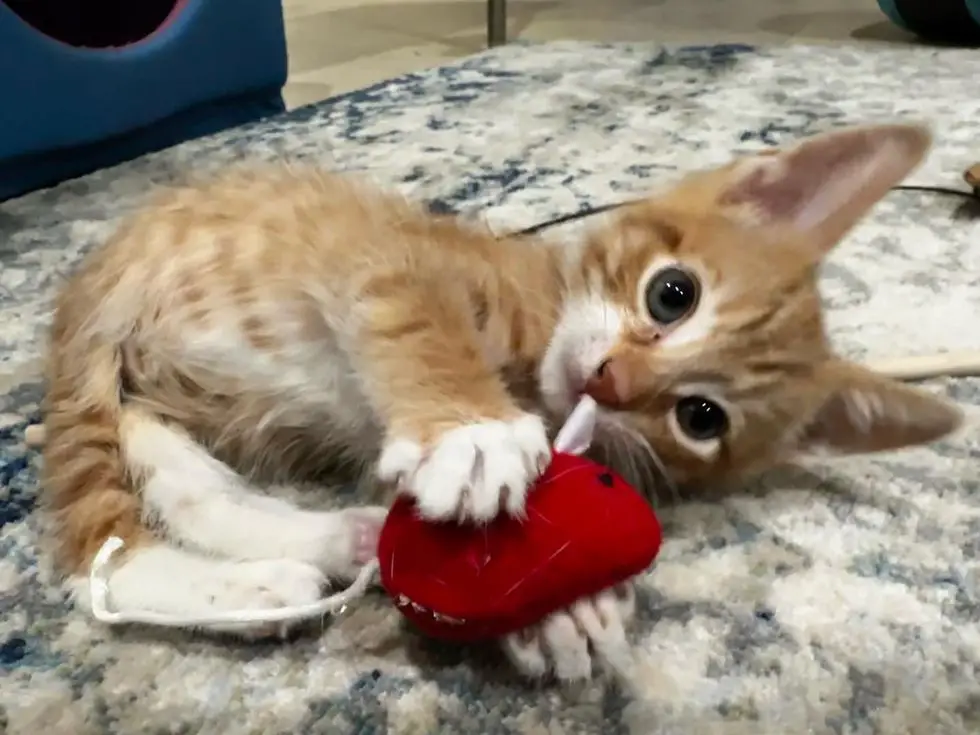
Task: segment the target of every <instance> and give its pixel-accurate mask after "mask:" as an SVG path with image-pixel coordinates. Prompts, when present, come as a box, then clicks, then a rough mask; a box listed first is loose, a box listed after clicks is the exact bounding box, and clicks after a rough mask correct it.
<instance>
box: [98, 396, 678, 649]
mask: <svg viewBox="0 0 980 735" xmlns="http://www.w3.org/2000/svg"><path fill="white" fill-rule="evenodd" d="M595 412H596V405H595V402H594V401H592V399H590V398H583V399H582V402H581V403H580V404H579V406H578V407H577V408H576V409H575V411H574V412H573V413H572V416H571V417H570V418H569V420H568V422H567V423H566V424H565V426H564V427H563V428H562V430H561V431H560V432H559V434H558V438H557V439H556V441H555V453H554V456H553V459H552V462H551V465H550V467H548V470H547V471H546V472H545V473H544V475H543V476H542V477H541V478H540V480H539V481H538V482H537V484H536V486H535V488H533V489H532V491H531V493H530V494H529V496H528V500H527V503H526V517H525V518H524V519H516V518H513V517H509V516H500V517H499V518H497V520H495V521H493V522H491V523H490V524H488V525H486V526H472V525H470V526H465V525H460V524H456V523H434V522H431V521H426V520H423V519H422V518H420V517H419V516H418V515H417V514H416V513H415V508H414V505H413V503H412V502H411V501H410V500H408V499H404V498H403V499H400V500H398V501H397V502H396V503H395V504H394V507H392V509H391V512H390V513H389V514H388V516H387V518H386V520H385V525H384V527H383V528H382V531H381V538H380V541H379V544H378V563H377V566H380V570H381V583H382V585H383V586H384V588H385V590H387V592H388V594H390V595H391V597H392V598H393V600H394V601H395V604H396V606H397V607H398V609H399V610H401V612H402V613H403V614H404V615H405V616H406V617H407V618H408V619H410V620H411V621H412V622H413V623H415V624H416V625H417V626H418V627H419V628H420V629H421V630H423V631H424V632H425V633H427V634H428V635H431V636H434V637H439V638H446V639H451V640H458V641H474V640H479V639H483V638H496V637H500V636H504V635H507V634H508V633H513V632H515V631H518V630H521V629H523V628H526V627H528V626H530V625H533V624H534V623H536V622H538V621H539V620H541V619H543V618H545V617H546V616H548V615H549V614H551V613H553V612H556V611H558V610H561V609H563V608H566V607H568V606H569V605H571V604H572V603H574V602H575V601H576V600H579V599H581V598H584V597H589V596H591V595H595V594H597V593H599V592H601V591H603V590H605V589H608V588H609V587H612V586H613V585H615V584H618V583H619V582H623V581H626V580H627V579H629V578H630V577H633V576H634V575H636V574H639V573H640V572H642V571H643V570H644V569H646V568H647V567H648V566H649V565H650V563H651V562H652V561H653V559H654V557H656V555H657V552H658V551H659V549H660V524H659V523H658V522H657V517H656V516H655V515H654V513H653V511H652V510H651V508H650V506H649V505H648V504H647V503H646V501H645V500H644V499H643V498H642V497H641V496H640V494H639V493H638V492H637V491H636V490H634V489H633V488H631V487H630V486H629V485H627V484H626V483H625V482H624V481H623V480H622V478H620V477H619V476H618V475H616V474H615V473H614V472H612V471H611V470H608V469H606V468H605V467H602V466H601V465H598V464H596V463H595V462H592V461H590V460H588V459H585V458H584V457H582V456H580V455H581V454H582V453H583V452H584V451H585V450H586V449H587V448H588V446H589V443H590V441H591V439H592V430H593V427H594V424H595ZM122 546H123V542H122V540H121V539H120V538H117V537H115V536H113V537H110V538H109V539H108V540H107V541H106V543H105V544H104V545H103V547H102V549H100V550H99V553H98V554H97V555H96V558H95V560H94V561H93V563H92V569H91V573H90V579H89V582H90V594H91V603H92V613H93V615H94V616H95V618H96V619H98V620H101V621H103V622H105V623H109V624H121V623H145V624H150V625H164V626H179V627H187V626H190V625H211V624H215V623H236V624H238V623H241V624H255V623H289V622H295V621H297V620H301V619H304V618H313V617H321V616H323V615H329V614H336V613H339V612H341V611H342V610H343V609H344V608H346V607H347V606H348V605H350V604H353V603H354V602H355V600H356V599H357V598H358V597H360V596H361V595H362V594H364V592H365V590H366V589H367V587H368V585H369V584H370V582H371V580H372V578H373V577H374V573H375V568H376V565H375V564H369V565H367V566H365V567H364V569H362V570H361V573H360V574H359V575H358V577H357V579H356V580H355V581H354V583H353V584H352V585H351V586H350V587H348V588H347V589H346V590H342V591H340V592H338V593H336V594H334V595H331V596H330V597H327V598H325V599H323V600H320V601H318V602H316V603H312V604H309V605H300V606H294V607H283V608H272V609H269V610H253V609H248V610H230V611H226V612H219V613H212V614H209V615H205V616H173V615H166V614H162V613H157V612H153V611H150V610H147V611H126V612H120V611H116V610H113V609H112V608H111V606H110V604H109V603H110V601H109V594H108V582H107V574H108V568H109V566H110V562H111V557H112V555H113V554H114V553H116V552H117V551H118V550H119V549H121V548H122Z"/></svg>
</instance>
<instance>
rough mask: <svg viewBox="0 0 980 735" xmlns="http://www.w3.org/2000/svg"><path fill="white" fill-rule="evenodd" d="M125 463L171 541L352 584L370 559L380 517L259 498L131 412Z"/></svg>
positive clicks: (226, 470) (191, 447)
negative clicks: (286, 564)
mask: <svg viewBox="0 0 980 735" xmlns="http://www.w3.org/2000/svg"><path fill="white" fill-rule="evenodd" d="M122 441H123V449H124V452H125V454H126V459H127V463H128V464H129V465H130V466H132V467H134V468H138V470H139V471H140V472H142V474H143V475H144V479H143V483H142V487H143V490H142V492H143V502H144V506H145V508H146V512H147V513H148V514H149V515H151V517H153V519H154V520H156V521H158V522H159V523H160V524H161V525H162V526H163V527H164V528H165V529H166V533H167V535H168V536H169V537H171V538H173V539H174V540H175V541H178V542H180V543H181V544H183V545H186V546H189V547H193V548H197V549H199V550H201V551H203V552H205V553H207V554H213V555H218V556H223V557H226V558H228V559H231V560H291V561H296V562H303V563H305V564H308V565H312V566H313V567H315V568H316V569H319V570H320V572H322V573H323V574H326V575H327V576H329V577H337V578H343V579H350V578H353V577H354V576H355V575H356V574H357V571H358V570H359V569H360V567H361V566H363V565H364V564H365V563H366V562H368V561H370V560H372V559H373V558H374V557H375V554H376V551H377V541H378V534H379V533H380V528H381V524H382V522H383V520H384V517H385V513H386V511H385V509H383V508H373V507H362V508H351V509H347V510H336V511H322V512H320V511H308V510H303V509H300V508H297V507H296V506H294V505H293V504H291V503H289V502H287V501H285V500H279V499H276V498H269V497H264V496H262V495H261V494H260V493H259V491H257V490H256V489H254V488H251V487H249V485H248V483H247V482H246V481H245V480H244V479H243V478H242V477H240V476H239V475H238V474H237V473H236V472H234V471H233V470H232V469H231V468H230V467H228V466H227V465H225V464H224V463H222V462H220V461H219V460H217V459H215V458H214V457H212V456H211V455H210V454H209V453H208V452H207V450H205V448H204V447H202V446H200V445H199V444H197V443H196V442H195V441H194V440H193V439H192V438H191V437H190V436H188V435H187V434H186V433H185V432H183V431H181V430H180V429H179V428H178V427H174V426H169V425H167V424H165V423H163V422H161V421H159V420H157V418H156V417H154V416H149V415H147V414H145V413H142V412H140V411H137V410H135V409H128V410H127V412H126V415H125V417H124V420H123V424H122Z"/></svg>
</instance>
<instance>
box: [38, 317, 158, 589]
mask: <svg viewBox="0 0 980 735" xmlns="http://www.w3.org/2000/svg"><path fill="white" fill-rule="evenodd" d="M59 316H62V315H56V317H55V319H56V323H55V331H56V337H55V339H53V340H52V346H51V353H50V356H49V363H48V386H47V390H48V392H47V396H46V399H45V407H44V426H43V436H42V437H41V439H42V440H43V442H44V469H43V472H42V499H43V501H44V502H45V504H46V505H47V508H48V510H49V511H50V520H51V521H52V522H53V523H55V524H56V528H55V529H53V530H54V534H52V537H53V538H54V539H56V542H57V549H56V555H57V559H58V561H59V562H60V564H61V565H62V566H63V568H64V569H65V571H66V572H69V573H76V572H82V573H85V572H86V571H87V570H88V566H89V565H90V563H91V561H92V559H93V558H94V557H95V554H96V553H97V552H98V550H99V548H100V547H101V546H102V544H103V543H104V542H105V541H106V539H107V538H109V537H110V536H119V537H120V538H121V539H122V540H123V541H124V542H125V544H126V548H127V549H132V548H135V547H137V546H139V545H140V544H141V542H143V541H144V540H146V539H148V538H149V537H150V531H149V530H148V529H147V528H146V527H145V526H144V524H143V521H142V504H141V502H140V498H139V496H138V494H137V492H135V490H136V488H135V483H136V482H138V478H137V477H135V476H134V472H133V471H132V469H131V468H129V467H127V465H126V462H125V457H124V456H123V451H122V446H121V439H122V430H123V422H124V421H125V420H126V415H125V413H124V408H123V405H122V401H121V388H122V386H121V372H120V371H121V366H122V358H121V355H120V350H119V347H118V345H116V344H113V343H111V342H109V341H106V340H104V339H103V338H102V337H99V336H92V335H83V334H78V335H77V336H74V337H73V338H69V339H59V338H58V336H57V332H58V331H59V329H58V327H59V324H58V322H59ZM68 318H70V317H68ZM62 334H64V331H62Z"/></svg>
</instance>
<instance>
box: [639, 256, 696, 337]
mask: <svg viewBox="0 0 980 735" xmlns="http://www.w3.org/2000/svg"><path fill="white" fill-rule="evenodd" d="M698 296H699V288H698V282H697V281H696V280H695V278H694V276H692V275H691V274H690V273H688V272H687V271H685V270H683V269H681V268H677V267H674V266H671V267H669V268H664V269H663V270H662V271H660V272H659V273H657V274H656V275H655V276H654V277H653V278H651V279H650V282H649V283H648V284H647V292H646V305H647V311H649V312H650V316H651V317H653V318H654V320H655V321H657V322H658V323H660V324H672V323H674V322H676V321H677V320H678V319H683V318H684V317H685V316H687V315H688V314H690V313H691V312H692V311H694V307H695V306H697V304H698Z"/></svg>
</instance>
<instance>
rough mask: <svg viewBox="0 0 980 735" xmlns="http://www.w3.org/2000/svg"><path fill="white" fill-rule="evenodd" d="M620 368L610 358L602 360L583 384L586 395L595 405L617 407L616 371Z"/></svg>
mask: <svg viewBox="0 0 980 735" xmlns="http://www.w3.org/2000/svg"><path fill="white" fill-rule="evenodd" d="M620 369H621V366H620V365H618V364H617V363H616V361H615V360H613V359H612V358H610V359H606V360H603V361H602V362H601V363H600V364H599V367H598V368H596V371H595V372H594V373H592V376H591V377H590V378H589V379H588V380H587V381H586V383H585V390H584V391H583V392H584V393H585V394H586V395H588V396H592V398H594V399H595V401H596V403H598V404H600V405H604V406H618V405H619V404H620V402H621V400H622V399H621V397H620V395H619V392H618V390H617V385H616V382H617V381H616V378H617V375H616V373H617V371H620Z"/></svg>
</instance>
